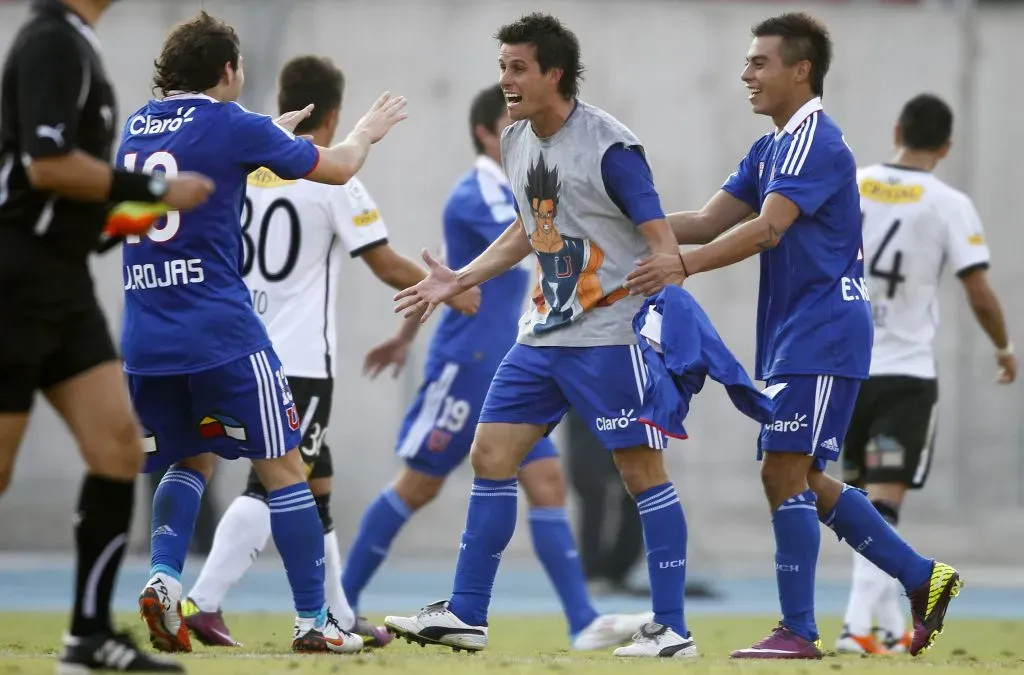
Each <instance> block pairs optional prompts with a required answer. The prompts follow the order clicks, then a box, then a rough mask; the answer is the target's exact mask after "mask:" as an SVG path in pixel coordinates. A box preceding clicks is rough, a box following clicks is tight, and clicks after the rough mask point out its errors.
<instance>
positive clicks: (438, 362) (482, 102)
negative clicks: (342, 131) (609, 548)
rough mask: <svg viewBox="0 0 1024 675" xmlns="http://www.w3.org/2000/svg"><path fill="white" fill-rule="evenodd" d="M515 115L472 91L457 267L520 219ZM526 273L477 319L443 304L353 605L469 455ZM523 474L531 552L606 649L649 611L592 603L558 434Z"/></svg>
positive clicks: (412, 326)
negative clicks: (506, 147) (510, 146)
mask: <svg viewBox="0 0 1024 675" xmlns="http://www.w3.org/2000/svg"><path fill="white" fill-rule="evenodd" d="M509 122H510V120H509V117H508V112H507V109H506V106H505V95H504V93H502V91H501V87H500V86H498V85H494V86H492V87H488V88H487V89H484V90H483V91H481V92H479V93H478V94H477V95H476V97H475V98H474V99H473V103H472V105H471V106H470V113H469V128H470V134H471V136H472V139H473V145H474V147H475V148H476V151H477V159H476V163H475V165H474V166H473V168H472V169H470V170H469V171H468V172H466V173H465V174H464V175H463V176H462V178H461V179H460V180H459V182H458V183H457V184H456V185H455V189H454V190H453V191H452V193H451V194H450V195H449V197H448V201H447V203H446V204H445V208H444V244H445V249H446V251H447V257H448V262H449V264H452V265H454V266H458V267H461V266H462V265H465V264H466V263H468V262H470V261H471V260H473V258H475V257H477V256H478V255H480V254H481V253H483V251H484V250H485V249H486V248H487V247H488V246H490V245H491V244H492V243H494V240H495V239H497V238H498V237H499V236H500V235H501V233H502V232H503V231H504V230H505V228H506V227H508V225H509V223H511V222H512V221H514V220H515V218H516V211H515V207H514V206H513V197H512V190H511V188H510V187H509V184H508V180H507V179H506V178H505V175H504V174H503V173H502V170H501V165H500V163H499V162H500V161H501V145H500V141H501V132H502V130H503V129H504V128H505V127H506V126H508V124H509ZM529 276H530V275H529V272H528V271H527V270H525V269H523V268H521V267H513V268H512V269H510V270H508V271H507V272H505V273H504V274H501V275H499V276H497V277H495V278H494V279H492V280H491V281H488V282H486V283H484V284H483V285H481V286H480V290H481V292H482V299H481V308H480V312H479V314H477V315H476V316H466V315H464V314H461V313H459V312H457V311H454V310H449V309H446V310H445V312H444V315H443V317H442V319H441V323H440V325H439V326H438V328H437V331H436V332H435V333H434V337H433V339H432V340H431V342H430V353H429V356H428V357H427V364H426V368H425V373H424V382H423V384H422V385H421V386H420V390H419V394H418V395H417V397H416V400H415V402H414V403H413V404H412V406H411V407H410V408H409V411H408V413H406V416H405V421H404V422H403V423H402V428H401V431H400V432H399V439H398V444H397V451H398V455H399V457H401V458H402V459H404V460H405V468H404V469H402V471H401V472H400V473H399V474H398V476H397V477H396V478H395V481H394V483H393V484H392V485H391V486H389V487H388V488H386V489H385V490H384V491H383V492H381V494H380V496H378V497H377V499H376V501H374V503H373V504H372V505H371V506H370V507H369V508H368V509H367V511H366V513H365V514H364V515H363V520H362V523H361V525H360V528H359V534H358V535H357V537H356V539H355V541H354V542H353V543H352V546H351V548H350V549H349V555H348V560H347V561H346V563H345V572H344V575H343V576H342V583H343V585H344V588H345V595H346V596H347V597H348V599H349V601H350V602H351V603H352V605H353V606H358V604H359V596H360V594H361V593H362V591H363V589H364V588H365V587H366V584H367V583H368V582H369V581H370V578H371V577H372V575H373V573H374V572H375V571H376V570H377V567H378V566H379V565H380V564H381V563H382V562H383V561H384V557H385V556H386V555H387V551H388V548H389V547H390V546H391V542H392V541H393V540H394V538H395V536H397V535H398V532H399V530H400V529H401V528H402V526H403V525H404V524H405V522H406V520H407V519H408V518H409V517H410V516H411V515H412V514H413V513H415V512H416V511H418V510H419V509H421V508H423V507H424V506H426V505H427V504H428V503H429V502H430V501H431V500H432V499H433V498H434V497H435V496H437V494H438V492H440V490H441V487H442V486H443V485H444V482H445V479H446V478H447V477H448V475H449V474H450V473H451V472H452V471H453V470H454V469H455V468H456V467H457V466H459V464H461V463H462V462H463V461H464V460H465V459H466V456H467V455H468V454H469V447H470V443H471V442H472V440H473V430H474V429H475V428H476V424H477V420H478V419H479V417H480V406H481V405H482V404H483V402H484V397H485V396H486V395H487V387H488V386H489V385H490V383H491V379H492V378H493V377H494V373H495V371H496V370H497V369H498V365H499V364H500V363H501V359H502V358H503V357H504V356H505V354H506V353H507V352H508V350H509V348H510V347H512V345H513V344H514V342H515V335H516V326H517V324H518V322H519V313H520V310H521V308H522V305H523V302H524V300H525V298H526V291H527V284H528V283H529ZM419 326H420V322H419V320H418V319H417V318H415V317H413V318H410V319H407V320H406V321H405V323H404V325H403V326H402V330H401V331H400V332H399V334H398V335H396V336H395V337H393V338H391V339H390V340H387V341H386V342H384V343H383V344H381V345H380V346H378V347H376V348H374V349H373V350H372V351H371V352H370V353H369V354H368V356H367V360H366V366H367V371H368V372H369V374H370V376H371V377H373V376H376V374H377V373H379V372H380V371H381V370H382V369H383V368H386V367H388V366H390V365H394V366H395V374H396V375H397V373H398V372H399V369H400V368H401V366H402V364H403V363H404V361H405V354H406V352H407V349H408V346H409V344H410V343H411V342H412V338H413V337H414V336H415V334H416V329H417V328H418V327H419ZM519 480H520V481H521V482H522V484H523V488H524V489H525V491H526V495H527V498H528V500H529V502H530V534H531V535H532V538H533V545H534V550H535V551H536V553H537V557H538V558H539V559H540V561H541V564H542V565H544V569H545V571H546V572H547V574H548V577H549V578H550V579H551V581H552V583H553V584H554V586H555V590H556V591H557V592H558V595H559V598H560V599H561V601H562V607H563V609H564V611H565V616H566V620H567V622H568V624H569V636H570V641H571V644H572V647H573V649H577V650H581V651H582V650H593V649H603V648H606V647H610V646H613V645H616V644H619V643H621V642H623V641H625V640H627V639H628V638H629V636H631V635H632V634H633V633H635V632H636V631H637V630H639V628H640V626H641V625H643V624H644V623H646V622H647V621H649V620H650V619H651V616H650V614H636V615H606V616H600V615H598V613H597V610H595V609H594V606H593V604H591V602H590V597H589V596H588V594H587V588H586V582H585V579H584V574H583V567H582V565H581V564H580V559H579V555H578V553H577V551H576V545H575V543H574V542H573V536H572V530H571V529H570V528H569V522H568V520H567V519H566V515H565V478H564V477H563V475H562V470H561V465H560V463H559V461H558V453H557V451H556V450H555V447H554V445H553V444H552V443H551V441H550V440H549V439H547V438H542V439H540V440H539V441H538V442H537V444H536V445H534V446H533V449H532V450H530V452H529V454H527V455H526V458H525V459H524V460H523V464H522V466H521V467H520V469H519Z"/></svg>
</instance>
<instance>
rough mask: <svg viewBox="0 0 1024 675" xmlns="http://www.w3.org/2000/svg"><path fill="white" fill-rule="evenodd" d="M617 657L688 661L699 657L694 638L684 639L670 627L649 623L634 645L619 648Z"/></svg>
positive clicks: (642, 629) (635, 636) (640, 632)
mask: <svg viewBox="0 0 1024 675" xmlns="http://www.w3.org/2000/svg"><path fill="white" fill-rule="evenodd" d="M614 654H615V656H632V657H637V656H639V657H647V658H661V659H687V658H695V657H696V656H697V643H696V642H694V641H693V637H691V636H689V635H687V636H686V637H683V636H681V635H679V633H677V632H675V631H674V630H672V629H671V628H669V627H668V626H663V625H661V624H660V623H647V624H644V625H643V626H641V628H640V630H639V631H637V633H636V635H634V636H633V643H632V644H628V645H626V646H625V647H619V648H618V649H616V650H615V652H614Z"/></svg>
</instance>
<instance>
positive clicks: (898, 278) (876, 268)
mask: <svg viewBox="0 0 1024 675" xmlns="http://www.w3.org/2000/svg"><path fill="white" fill-rule="evenodd" d="M863 221H864V214H863V213H861V222H862V223H863ZM899 229H900V221H899V220H898V219H897V220H894V221H893V223H892V225H890V226H889V231H888V232H886V233H885V237H883V238H882V243H881V244H880V245H879V247H878V251H876V252H875V255H874V256H872V258H871V264H870V265H869V266H868V274H870V275H871V276H873V277H875V278H876V279H884V280H885V281H887V282H888V284H889V286H888V288H887V289H886V293H885V295H886V297H888V298H892V297H894V296H895V295H896V287H897V286H899V285H900V284H901V283H903V282H904V281H906V280H907V278H906V277H905V276H903V275H902V274H900V266H901V265H902V264H903V251H894V252H893V254H892V262H891V263H890V264H889V269H888V270H886V269H883V268H882V257H883V256H884V255H885V250H886V249H887V248H888V247H889V244H890V243H891V242H892V239H893V237H895V236H896V232H897V231H898V230H899Z"/></svg>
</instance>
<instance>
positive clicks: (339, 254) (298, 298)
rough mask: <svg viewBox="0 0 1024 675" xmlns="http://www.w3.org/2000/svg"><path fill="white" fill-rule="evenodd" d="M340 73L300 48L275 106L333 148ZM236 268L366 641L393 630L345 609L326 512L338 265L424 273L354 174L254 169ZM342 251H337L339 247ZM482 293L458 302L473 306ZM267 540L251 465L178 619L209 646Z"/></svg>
mask: <svg viewBox="0 0 1024 675" xmlns="http://www.w3.org/2000/svg"><path fill="white" fill-rule="evenodd" d="M344 86H345V80H344V75H343V73H342V72H341V70H340V69H339V68H338V67H337V66H335V65H334V63H332V62H331V61H330V60H329V59H326V58H322V57H317V56H299V57H296V58H294V59H292V60H291V61H289V62H288V63H287V64H285V66H284V68H283V69H282V71H281V75H280V80H279V91H278V107H279V108H280V109H282V110H293V109H298V108H302V107H303V106H304V105H306V104H308V103H313V104H314V107H313V111H312V113H311V114H310V116H309V117H308V118H306V119H305V120H303V121H302V122H301V123H300V124H299V126H298V127H296V133H299V134H307V135H309V136H312V139H313V142H314V143H316V144H317V145H320V146H329V145H330V144H331V141H332V139H333V137H334V134H335V131H336V130H337V127H338V119H339V117H340V114H341V102H342V96H343V93H344ZM242 237H243V248H244V257H243V262H242V275H243V276H244V277H245V280H246V284H247V285H248V286H249V289H250V292H251V293H252V305H253V308H254V309H255V310H256V313H257V314H258V315H259V316H260V318H261V319H262V320H263V322H264V323H265V324H266V326H267V332H268V333H269V334H270V339H271V341H272V342H273V344H274V348H275V350H276V351H277V353H278V354H279V355H280V358H281V361H282V364H283V365H284V372H285V375H286V377H287V378H288V383H289V386H290V388H291V392H292V395H293V397H294V399H295V404H296V406H297V408H298V414H299V419H300V424H299V431H300V433H301V435H302V442H301V444H300V445H299V450H300V452H301V454H302V459H303V461H304V462H305V465H306V476H307V478H308V479H309V483H310V489H311V491H312V493H313V498H314V500H315V501H316V508H317V511H318V512H319V515H320V520H321V523H322V525H323V531H324V550H325V554H326V557H325V565H326V570H325V592H326V596H327V603H328V606H329V608H330V611H331V613H332V614H333V616H334V618H335V619H336V620H337V621H338V623H339V625H340V626H341V628H342V629H343V630H347V631H351V632H355V633H358V634H360V635H361V636H362V637H363V643H364V644H365V645H367V646H383V645H385V644H387V643H388V642H389V641H390V636H389V635H388V634H387V631H385V630H384V629H383V628H377V627H375V626H372V625H371V624H369V623H368V622H367V621H366V620H365V619H363V618H361V617H356V616H354V614H353V613H352V610H351V608H350V607H349V603H348V601H347V600H346V598H345V594H344V592H343V590H342V587H341V552H340V550H339V547H338V539H337V536H336V534H335V532H334V523H333V521H332V519H331V512H330V498H331V477H332V475H333V470H332V463H331V455H330V450H329V448H328V446H327V444H326V442H325V437H326V433H327V426H328V422H329V418H330V411H331V398H332V393H333V390H334V372H335V365H336V358H337V331H336V328H335V308H336V307H337V295H338V281H339V280H338V273H339V271H340V269H341V266H342V264H343V257H344V254H345V253H347V254H348V255H349V256H350V257H352V258H361V259H362V260H363V262H365V263H366V264H367V266H369V268H370V270H371V271H372V272H373V273H374V275H375V276H376V277H377V278H378V279H380V280H381V281H383V282H384V283H386V284H388V285H390V286H391V287H393V288H395V289H402V288H406V287H408V286H410V285H412V284H415V283H416V282H418V281H420V280H421V279H423V278H424V276H425V272H424V270H423V269H422V268H421V267H420V266H419V265H418V264H417V263H415V262H414V261H412V260H410V259H409V258H407V257H405V256H403V255H401V254H399V253H397V252H396V251H395V250H394V249H392V248H391V246H390V245H389V244H388V233H387V228H386V227H385V225H384V220H383V219H382V217H381V215H380V213H379V211H378V210H377V205H376V204H375V203H374V201H373V199H372V198H371V197H370V195H369V194H368V193H367V191H366V189H365V188H364V187H363V185H362V183H361V182H360V181H359V179H358V178H356V177H352V178H351V179H349V181H348V182H347V183H346V184H345V185H343V186H332V185H325V184H321V183H314V182H312V181H307V180H297V181H295V180H284V179H282V178H279V177H278V176H277V175H275V174H274V173H273V172H272V171H270V169H267V168H266V167H263V168H260V169H257V170H256V171H254V172H253V173H252V174H250V176H249V179H248V189H247V192H246V196H245V202H244V207H243V210H242ZM343 249H344V251H343ZM479 297H480V296H479V293H478V292H476V293H467V294H464V295H462V296H459V297H458V298H454V299H453V306H454V307H455V308H456V309H459V310H463V311H466V312H473V311H475V309H476V306H477V304H478V303H479ZM269 538H270V508H269V507H268V505H267V491H266V489H265V488H264V487H263V485H262V484H261V483H260V480H259V478H258V477H257V475H256V473H255V471H250V473H249V480H248V484H247V486H246V489H245V491H244V492H243V494H242V496H240V497H238V498H236V499H235V500H234V501H233V502H232V503H231V505H230V506H229V507H228V509H227V511H226V512H225V513H224V516H223V517H222V519H221V522H220V524H219V525H218V527H217V532H216V534H215V537H214V543H213V548H212V549H211V551H210V555H209V557H208V558H207V560H206V564H205V565H204V566H203V569H202V571H201V572H200V575H199V578H198V579H197V581H196V584H195V586H194V587H193V588H192V590H191V591H190V592H189V594H188V596H187V598H186V600H185V601H184V602H183V603H182V614H183V615H184V617H185V624H186V625H187V626H188V627H189V629H190V630H191V631H192V633H193V634H194V635H195V636H196V637H197V638H198V639H199V640H200V641H201V642H202V643H203V644H207V645H221V646H234V645H237V644H238V643H236V642H235V640H234V639H233V638H232V637H231V634H230V632H229V631H228V628H227V626H226V625H225V624H224V621H223V617H222V614H221V606H222V602H223V600H224V597H225V595H226V594H227V592H228V590H229V589H230V588H231V587H232V586H233V585H234V584H236V583H237V582H238V581H239V580H240V579H241V578H242V575H243V574H244V573H245V572H246V570H248V569H249V567H250V566H251V564H252V563H253V561H254V560H255V558H256V556H257V555H258V554H259V553H260V552H261V551H262V550H263V549H264V548H265V547H266V545H267V541H268V539H269Z"/></svg>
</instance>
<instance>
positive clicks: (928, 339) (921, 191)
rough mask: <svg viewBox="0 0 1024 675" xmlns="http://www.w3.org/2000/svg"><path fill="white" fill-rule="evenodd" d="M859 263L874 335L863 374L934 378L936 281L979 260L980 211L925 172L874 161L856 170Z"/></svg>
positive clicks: (985, 256)
mask: <svg viewBox="0 0 1024 675" xmlns="http://www.w3.org/2000/svg"><path fill="white" fill-rule="evenodd" d="M857 182H858V184H859V186H860V204H861V211H862V212H863V214H864V263H865V265H864V268H865V272H866V273H867V278H868V293H869V295H870V296H871V313H872V316H873V317H874V323H875V341H874V346H873V348H872V350H871V370H870V374H871V375H910V376H913V377H922V378H929V379H931V378H934V377H935V356H934V353H933V351H932V341H933V340H934V338H935V332H936V330H937V329H938V326H939V302H938V297H937V292H938V287H939V281H940V280H941V278H942V274H943V272H944V270H945V269H946V267H947V265H948V266H949V268H950V269H951V270H952V271H953V272H954V273H956V274H958V275H959V274H960V273H962V272H964V271H966V270H969V269H971V268H975V267H978V266H987V264H988V261H989V250H988V246H987V245H986V244H985V236H984V232H983V231H982V227H981V218H980V217H979V216H978V211H977V210H976V209H975V208H974V204H973V203H972V202H971V200H970V198H969V197H967V195H965V194H964V193H962V192H960V191H958V190H955V189H953V188H951V187H950V186H948V185H946V184H945V183H943V182H942V181H941V180H939V179H938V178H936V177H935V176H933V175H932V174H931V173H929V172H927V171H918V170H915V169H907V168H903V167H897V166H894V165H890V164H877V165H874V166H870V167H867V168H866V169H861V170H859V171H858V172H857Z"/></svg>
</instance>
